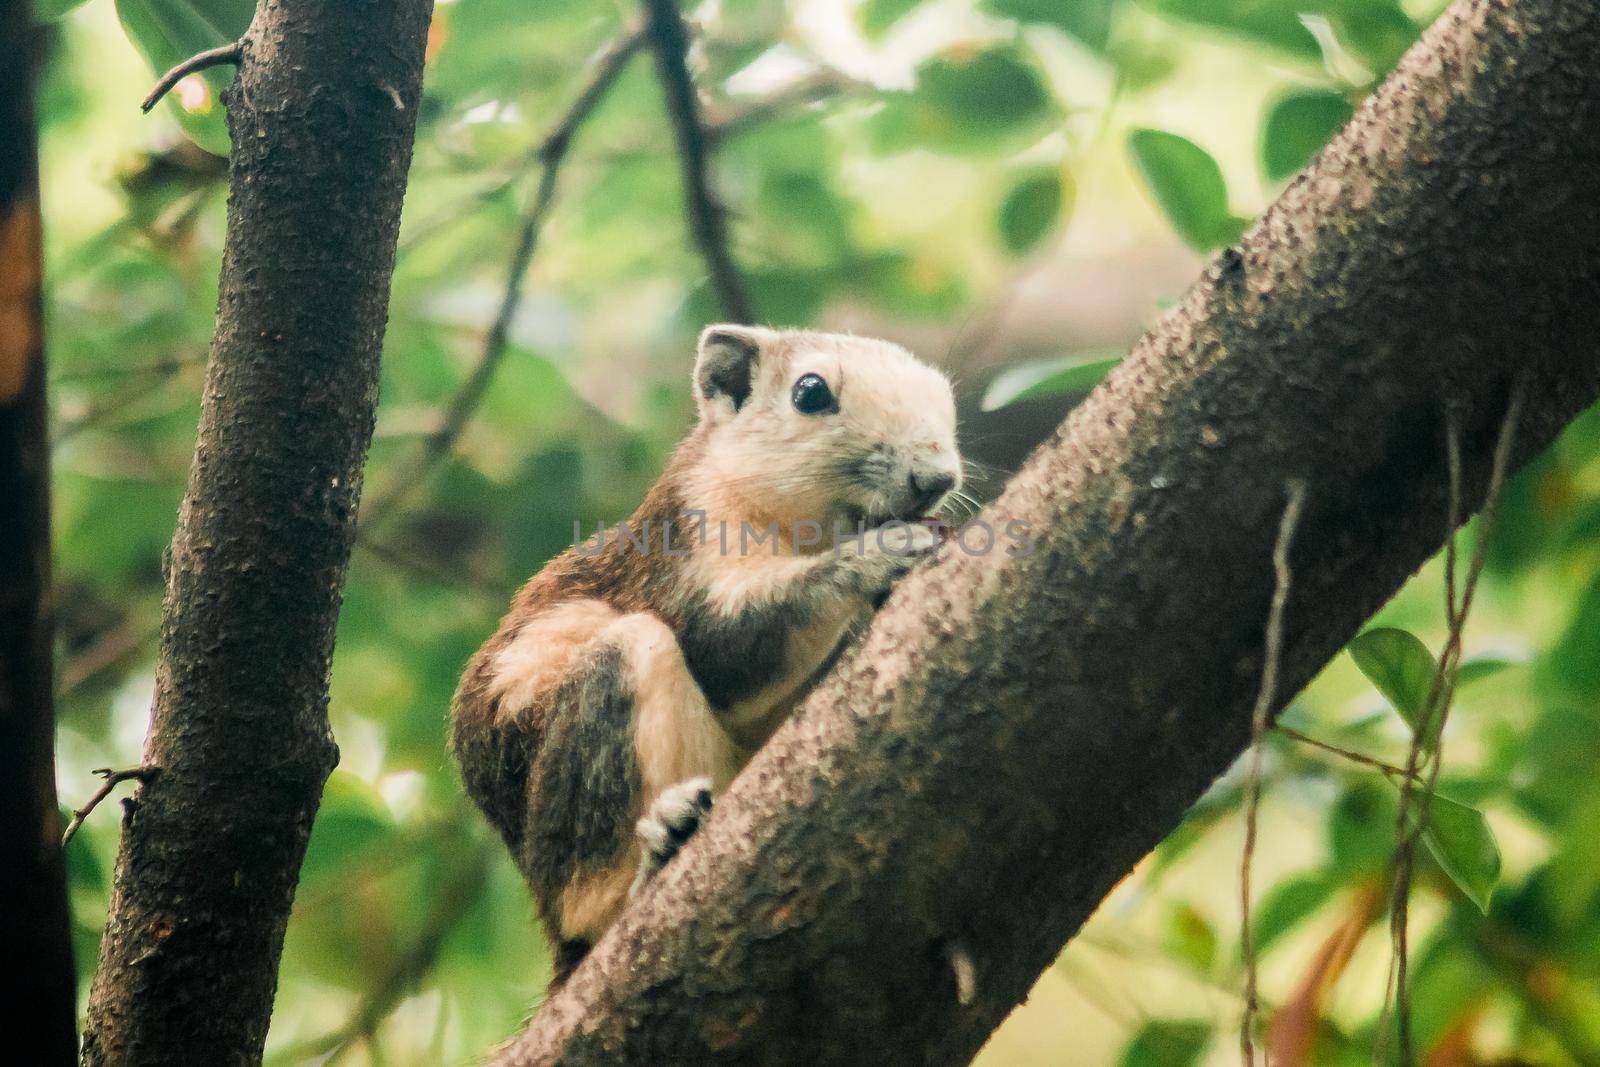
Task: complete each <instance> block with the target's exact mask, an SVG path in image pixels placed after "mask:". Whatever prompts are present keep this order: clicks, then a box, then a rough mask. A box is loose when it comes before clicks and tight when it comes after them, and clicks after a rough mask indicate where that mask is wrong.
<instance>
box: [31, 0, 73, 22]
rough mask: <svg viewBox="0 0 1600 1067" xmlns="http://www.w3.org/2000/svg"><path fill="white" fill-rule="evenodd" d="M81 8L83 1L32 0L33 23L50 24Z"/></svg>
mask: <svg viewBox="0 0 1600 1067" xmlns="http://www.w3.org/2000/svg"><path fill="white" fill-rule="evenodd" d="M82 6H83V0H33V19H34V21H35V22H51V21H53V20H55V19H58V18H60V17H61V16H62V15H65V14H68V13H69V12H72V11H75V10H77V9H78V8H80V7H82Z"/></svg>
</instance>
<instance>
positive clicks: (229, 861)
mask: <svg viewBox="0 0 1600 1067" xmlns="http://www.w3.org/2000/svg"><path fill="white" fill-rule="evenodd" d="M431 10H432V3H431V0H261V2H260V5H259V6H258V8H257V10H256V16H255V21H254V22H253V23H252V24H251V27H250V29H249V31H248V32H247V34H246V36H245V39H244V47H243V51H242V55H241V60H240V69H239V74H238V77H237V79H236V80H235V82H234V84H233V85H232V86H230V88H229V90H228V91H227V93H226V94H225V96H224V101H225V103H226V104H227V107H228V125H229V130H230V132H231V134H232V138H233V153H232V196H231V199H230V201H229V210H228V233H227V240H226V244H225V247H224V254H223V265H222V277H221V283H220V297H219V301H218V311H217V328H216V336H215V339H214V340H213V342H212V347H211V361H210V367H209V371H208V374H207V379H206V385H205V398H204V406H203V409H202V412H201V419H200V430H199V436H198V440H197V442H196V447H195V459H194V466H193V468H192V469H191V471H190V474H189V485H188V491H187V494H186V495H185V497H184V501H183V505H182V509H181V511H180V513H179V517H178V530H177V534H176V535H175V537H174V538H173V542H172V550H171V558H170V560H169V561H168V573H167V588H166V600H165V607H164V618H163V622H162V633H161V657H160V661H159V665H158V668H157V674H156V693H155V701H154V707H153V710H152V718H151V726H150V735H149V738H148V740H147V742H146V748H145V762H146V763H147V764H148V765H153V766H156V767H159V768H160V770H161V774H160V776H159V778H157V779H156V780H155V781H154V782H152V783H151V784H149V785H146V786H145V787H144V788H143V789H142V790H141V791H140V794H139V796H138V798H137V802H136V803H135V804H132V805H130V806H129V808H128V812H127V815H126V816H125V817H124V821H123V840H122V851H121V854H120V855H119V857H118V861H117V873H116V885H115V889H114V892H113V896H112V901H111V914H110V918H109V923H108V925H107V928H106V935H105V939H104V941H103V943H102V946H101V952H100V966H99V971H98V972H97V974H96V975H95V982H94V989H93V992H92V994H91V996H90V1003H89V1020H88V1026H87V1029H86V1031H85V1034H84V1062H85V1063H90V1064H101V1063H108V1064H110V1063H114V1064H119V1065H122V1064H163V1065H167V1064H171V1065H177V1064H195V1065H200V1064H233V1063H248V1062H256V1061H258V1060H259V1059H260V1057H261V1053H262V1048H263V1044H264V1042H265V1040H266V1033H267V1023H268V1019H269V1017H270V1014H271V1008H272V997H273V992H274V989H275V986H276V982H277V965H278V958H279V954H280V952H281V950H282V946H283V932H284V926H285V924H286V922H287V920H288V917H289V908H290V904H291V902H292V900H293V896H294V888H295V883H296V880H297V877H298V873H299V869H300V862H301V859H302V858H303V856H304V854H305V847H306V840H307V837H308V835H309V833H310V830H311V821H312V818H313V816H314V814H315V812H316V809H317V804H318V801H319V799H320V797H321V791H322V786H323V783H324V781H325V780H326V779H327V776H328V773H329V772H330V771H331V770H332V768H333V766H334V763H335V761H336V759H337V755H338V751H337V749H336V747H335V746H334V744H333V739H332V737H331V735H330V733H329V729H328V719H327V699H328V689H327V681H328V666H329V661H330V658H331V656H332V653H333V635H334V623H335V620H336V619H337V616H338V611H339V603H340V591H341V589H342V587H343V584H344V576H345V567H346V564H347V562H348V560H349V556H350V547H351V542H352V538H353V535H354V530H355V518H356V506H357V502H358V500H359V497H360V489H361V473H362V463H363V461H364V459H365V457H366V451H367V446H368V443H369V442H370V440H371V436H372V425H373V411H374V407H375V404H376V401H377V385H378V357H379V351H380V348H381V346H382V340H383V332H384V325H385V320H386V316H387V313H388V299H389V283H390V278H391V275H392V274H393V270H394V256H395V240H396V236H397V232H398V228H399V221H400V205H401V199H402V197H403V195H404V191H405V183H406V171H407V168H408V166H409V164H410V160H411V147H412V137H413V134H414V132H415V127H416V116H417V106H418V102H419V98H420V96H421V87H422V65H423V48H424V42H425V37H426V33H427V26H428V20H429V16H430V14H431ZM129 106H130V108H131V107H132V106H133V102H131V101H130V104H129Z"/></svg>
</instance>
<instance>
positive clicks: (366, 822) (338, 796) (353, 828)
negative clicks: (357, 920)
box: [300, 771, 394, 885]
mask: <svg viewBox="0 0 1600 1067" xmlns="http://www.w3.org/2000/svg"><path fill="white" fill-rule="evenodd" d="M393 826H394V824H393V823H392V822H391V820H390V819H389V813H388V810H387V809H386V808H385V807H384V804H383V800H382V799H381V798H380V797H379V796H378V795H377V793H376V792H375V791H374V790H373V789H372V787H371V786H369V785H367V783H366V782H363V781H362V780H361V779H359V778H357V777H356V776H355V775H353V774H351V773H349V772H348V771H334V772H333V774H332V775H331V776H330V777H329V778H328V784H327V786H326V787H324V789H323V791H322V805H321V806H320V807H319V808H318V809H317V818H316V821H315V822H313V823H312V824H311V841H310V843H309V844H308V845H307V846H306V858H305V863H304V864H303V865H302V866H301V868H300V879H301V881H302V883H304V884H306V885H310V884H312V883H313V882H314V881H315V880H316V879H318V878H322V877H324V876H327V875H329V874H332V873H334V872H337V871H339V870H341V869H342V868H343V867H344V866H345V865H346V864H348V863H349V862H350V861H351V860H352V859H355V858H356V857H357V856H359V855H360V854H361V853H362V852H364V851H366V850H368V849H370V848H372V847H374V846H376V844H377V843H378V842H380V841H382V840H383V839H384V838H385V837H386V836H388V834H389V833H390V831H391V830H392V829H393Z"/></svg>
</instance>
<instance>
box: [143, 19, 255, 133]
mask: <svg viewBox="0 0 1600 1067" xmlns="http://www.w3.org/2000/svg"><path fill="white" fill-rule="evenodd" d="M254 15H255V4H254V3H253V2H252V0H117V17H118V18H119V19H121V20H122V28H123V30H124V31H126V32H127V34H128V39H129V40H131V41H132V42H133V45H134V47H135V48H137V49H138V50H139V54H140V55H142V56H144V58H145V61H146V62H147V63H149V64H150V70H151V73H152V74H153V75H156V76H159V75H161V74H163V73H165V72H166V71H168V70H170V69H171V68H173V67H175V66H177V65H178V64H179V63H182V62H183V61H184V60H186V59H188V58H189V57H190V56H192V55H194V54H195V53H197V52H204V51H205V50H206V49H208V48H216V47H218V46H220V45H225V44H227V43H228V42H229V41H236V40H238V39H239V38H240V37H241V36H242V35H243V34H244V31H245V30H247V29H249V27H250V19H251V18H252V17H253V16H254ZM233 74H234V71H233V68H232V67H231V66H222V67H213V68H212V69H210V70H208V71H205V72H203V73H202V74H201V75H200V76H201V77H202V78H204V79H205V81H206V84H207V86H208V87H209V98H208V100H207V101H206V102H205V104H204V105H203V106H201V107H199V108H197V109H196V110H193V111H191V110H189V109H187V108H185V107H184V106H183V105H182V103H181V101H180V94H179V92H178V91H177V90H174V91H173V92H170V93H168V94H167V98H166V106H167V107H168V108H170V109H171V111H172V114H173V115H175V116H176V117H177V119H178V123H179V124H180V125H181V126H182V127H183V131H184V133H186V134H188V135H189V136H190V137H191V138H192V139H193V140H194V141H195V143H196V144H198V145H200V147H202V148H204V149H206V150H207V151H209V152H215V153H216V154H217V155H227V154H228V126H227V121H226V119H225V117H224V115H223V108H222V104H221V102H220V100H219V98H218V94H220V93H221V92H222V90H223V89H224V88H226V87H227V85H228V83H229V82H230V81H232V80H233Z"/></svg>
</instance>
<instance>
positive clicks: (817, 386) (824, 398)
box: [791, 374, 839, 415]
mask: <svg viewBox="0 0 1600 1067" xmlns="http://www.w3.org/2000/svg"><path fill="white" fill-rule="evenodd" d="M791 395H792V397H793V399H794V409H795V410H796V411H798V412H799V413H800V414H802V415H826V414H828V413H830V412H834V411H838V410H839V402H838V401H837V400H835V399H834V398H833V390H832V389H829V388H828V383H827V382H825V381H823V380H822V375H820V374H802V375H800V377H798V378H796V379H795V381H794V392H793V394H791Z"/></svg>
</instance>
